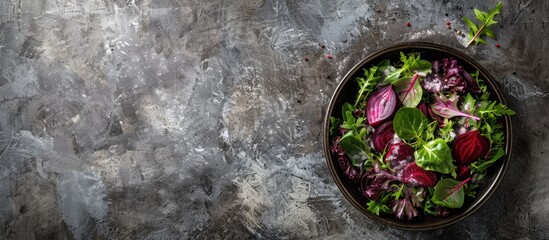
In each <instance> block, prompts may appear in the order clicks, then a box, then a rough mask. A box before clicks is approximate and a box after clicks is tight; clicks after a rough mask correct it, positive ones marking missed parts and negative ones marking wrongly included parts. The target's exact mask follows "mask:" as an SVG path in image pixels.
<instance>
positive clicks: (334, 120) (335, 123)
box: [330, 117, 341, 136]
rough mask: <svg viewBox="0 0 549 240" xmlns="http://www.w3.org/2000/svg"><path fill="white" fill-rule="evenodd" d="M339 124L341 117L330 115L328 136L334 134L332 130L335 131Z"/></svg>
mask: <svg viewBox="0 0 549 240" xmlns="http://www.w3.org/2000/svg"><path fill="white" fill-rule="evenodd" d="M340 124H341V119H339V118H336V117H330V136H331V135H333V134H334V131H337V129H338V128H339V125H340Z"/></svg>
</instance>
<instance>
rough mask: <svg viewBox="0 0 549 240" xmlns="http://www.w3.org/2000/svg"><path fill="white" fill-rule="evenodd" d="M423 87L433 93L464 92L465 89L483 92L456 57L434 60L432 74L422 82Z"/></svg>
mask: <svg viewBox="0 0 549 240" xmlns="http://www.w3.org/2000/svg"><path fill="white" fill-rule="evenodd" d="M421 85H422V87H423V88H424V89H425V90H426V91H428V92H431V93H440V92H460V93H461V92H464V91H465V89H467V90H469V92H472V93H481V89H480V87H479V85H478V83H477V82H476V80H475V79H473V77H472V76H471V74H469V73H468V72H467V71H465V70H464V69H463V66H461V65H459V64H458V62H457V60H456V59H453V58H444V59H442V61H434V62H433V69H432V72H431V74H429V75H427V77H425V79H424V80H423V81H422V82H421Z"/></svg>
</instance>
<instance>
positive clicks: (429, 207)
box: [423, 198, 439, 216]
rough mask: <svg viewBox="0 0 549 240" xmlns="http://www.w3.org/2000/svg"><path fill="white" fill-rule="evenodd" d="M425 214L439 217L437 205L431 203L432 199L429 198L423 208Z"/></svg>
mask: <svg viewBox="0 0 549 240" xmlns="http://www.w3.org/2000/svg"><path fill="white" fill-rule="evenodd" d="M423 212H424V213H426V214H429V215H433V216H438V215H439V214H438V212H437V210H436V209H435V205H434V204H433V203H432V202H431V199H429V198H427V199H426V200H425V205H424V206H423Z"/></svg>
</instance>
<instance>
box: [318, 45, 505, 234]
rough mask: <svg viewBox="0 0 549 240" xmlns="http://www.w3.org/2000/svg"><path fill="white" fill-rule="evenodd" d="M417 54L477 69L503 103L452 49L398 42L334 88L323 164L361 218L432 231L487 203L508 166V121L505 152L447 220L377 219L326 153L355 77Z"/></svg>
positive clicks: (326, 120) (350, 96) (352, 93)
mask: <svg viewBox="0 0 549 240" xmlns="http://www.w3.org/2000/svg"><path fill="white" fill-rule="evenodd" d="M400 52H404V53H409V52H419V53H421V57H422V59H426V60H435V59H441V58H443V57H453V58H455V59H457V60H458V61H459V63H460V64H461V65H462V66H463V67H464V68H465V70H466V71H469V72H474V71H475V70H478V71H479V72H480V78H481V79H485V80H486V83H487V85H488V88H489V90H490V91H491V93H492V94H491V97H492V98H494V99H497V100H499V101H500V102H502V103H504V104H505V103H506V102H505V99H504V97H503V94H502V93H501V91H500V90H499V88H498V86H497V84H496V82H495V81H494V78H493V77H492V75H490V74H489V73H488V71H486V69H484V68H483V67H482V66H481V65H480V64H478V63H477V62H476V61H475V60H474V59H472V58H471V57H469V56H467V55H465V54H463V53H461V52H459V51H457V50H455V49H453V48H450V47H446V46H442V45H438V44H433V43H426V42H408V43H402V44H398V45H395V46H391V47H388V48H384V49H382V50H379V51H377V52H375V53H374V54H372V55H370V56H369V57H366V58H365V59H363V60H362V61H360V62H359V63H358V64H357V65H355V66H354V67H353V68H352V69H351V70H350V71H349V73H347V75H345V77H344V78H343V80H342V81H341V83H340V84H339V85H338V86H337V88H336V90H335V92H334V95H333V96H332V99H331V100H330V104H329V105H328V109H327V111H326V116H325V118H324V135H323V144H324V155H325V156H326V163H327V164H328V168H329V170H330V173H331V174H332V177H333V178H334V181H335V182H336V184H337V186H338V187H339V190H341V192H342V193H343V195H344V196H345V198H347V200H349V202H351V204H352V205H353V206H355V208H356V209H357V210H358V211H360V212H362V213H363V214H364V215H366V216H368V217H370V218H371V219H373V220H375V221H376V222H380V223H382V224H385V225H388V226H390V227H394V228H399V229H406V230H429V229H436V228H441V227H445V226H448V225H451V224H453V223H456V222H458V221H460V220H462V219H464V218H466V217H467V216H469V215H471V214H472V213H473V212H475V211H476V210H477V209H479V208H480V207H481V206H482V205H483V204H484V203H485V202H486V201H487V200H488V198H490V196H492V194H493V193H494V191H495V190H496V188H497V187H498V185H499V183H500V182H501V179H502V178H503V175H504V173H505V170H506V169H507V166H508V164H509V158H510V156H511V145H512V139H513V137H512V128H511V119H510V118H509V117H504V118H503V126H504V131H505V139H506V142H505V152H506V153H507V154H506V155H505V156H504V157H503V159H500V160H498V162H497V163H496V164H494V165H492V166H491V167H490V169H488V172H487V174H486V176H485V177H484V178H483V180H482V181H481V182H480V186H479V189H478V192H477V196H476V198H474V199H467V198H466V200H465V203H464V205H463V207H462V208H461V209H458V210H455V211H453V212H452V213H451V214H450V215H449V216H447V217H434V216H426V217H424V218H423V219H419V220H412V221H407V220H400V219H398V218H396V217H394V216H392V215H390V214H386V215H380V216H377V215H375V214H373V213H371V212H370V211H368V210H367V206H366V202H367V199H366V198H365V197H363V196H362V194H361V193H360V192H359V187H358V184H355V183H352V182H350V181H348V180H347V179H346V178H345V176H344V174H343V171H342V170H341V168H340V167H339V164H338V162H337V158H336V157H335V156H334V155H332V154H331V153H330V144H331V141H330V136H329V135H330V117H331V116H337V117H340V116H339V115H341V107H342V105H343V103H345V102H352V101H354V100H355V95H356V92H357V89H358V85H357V83H356V82H355V78H356V77H358V76H360V75H362V74H363V70H362V69H363V68H367V67H370V66H372V65H374V64H377V63H378V62H380V61H381V60H383V59H390V60H391V62H396V61H398V59H399V53H400Z"/></svg>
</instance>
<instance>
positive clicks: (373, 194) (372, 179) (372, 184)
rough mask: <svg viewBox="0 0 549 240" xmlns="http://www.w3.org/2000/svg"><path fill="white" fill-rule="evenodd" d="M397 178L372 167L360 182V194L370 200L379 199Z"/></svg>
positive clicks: (376, 167) (377, 167)
mask: <svg viewBox="0 0 549 240" xmlns="http://www.w3.org/2000/svg"><path fill="white" fill-rule="evenodd" d="M396 180H397V178H396V177H395V176H394V175H393V174H391V173H390V172H388V171H386V170H383V169H381V168H380V167H379V166H374V167H373V168H372V169H370V170H369V171H368V172H366V173H365V174H364V175H363V176H362V178H361V180H360V188H361V190H362V194H363V195H364V196H365V197H367V198H368V199H371V200H376V199H379V197H380V196H381V194H382V193H383V192H385V191H387V189H389V187H390V186H391V183H393V182H394V181H396Z"/></svg>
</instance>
